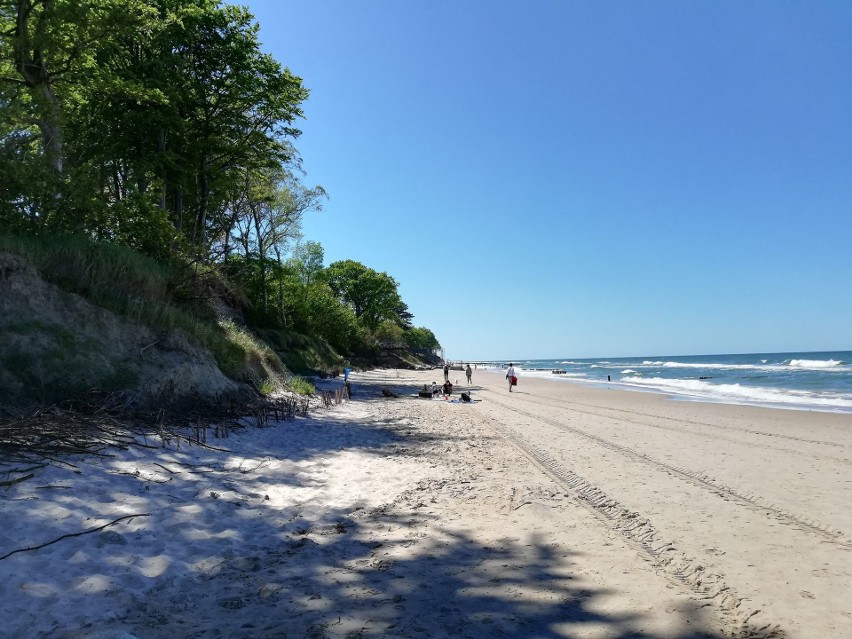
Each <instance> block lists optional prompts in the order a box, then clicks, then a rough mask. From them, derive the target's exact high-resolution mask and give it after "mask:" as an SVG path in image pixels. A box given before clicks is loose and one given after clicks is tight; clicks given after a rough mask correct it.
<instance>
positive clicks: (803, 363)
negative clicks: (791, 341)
mask: <svg viewBox="0 0 852 639" xmlns="http://www.w3.org/2000/svg"><path fill="white" fill-rule="evenodd" d="M841 364H843V361H842V360H839V359H791V360H790V363H789V364H787V366H790V367H791V368H819V369H823V368H836V367H838V366H840V365H841Z"/></svg>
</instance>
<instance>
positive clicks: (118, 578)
mask: <svg viewBox="0 0 852 639" xmlns="http://www.w3.org/2000/svg"><path fill="white" fill-rule="evenodd" d="M451 379H452V380H453V381H456V380H458V384H457V385H456V393H455V394H454V396H453V399H454V400H456V401H452V402H448V401H444V400H443V399H421V398H418V397H416V396H415V395H416V393H417V390H418V387H421V386H422V385H423V384H424V383H431V382H432V381H437V382H441V381H442V380H441V372H440V371H426V372H412V371H402V370H378V371H371V372H365V373H355V374H353V376H352V382H353V389H354V397H353V399H352V401H349V402H345V403H343V404H340V405H336V406H333V407H331V408H329V409H325V408H321V407H316V408H314V409H312V410H311V411H310V414H309V416H308V417H298V418H296V419H295V420H291V421H286V422H280V423H277V424H272V425H271V426H270V427H268V428H254V427H246V428H240V429H237V430H234V431H232V432H231V433H230V434H229V437H227V438H220V439H214V438H213V437H212V435H211V437H210V438H209V439H208V441H207V444H208V445H207V446H206V447H204V446H199V445H190V444H189V443H188V442H183V443H182V444H181V445H180V446H179V447H178V445H177V443H176V442H175V441H170V442H161V441H160V442H152V441H150V440H148V441H147V442H145V443H147V444H148V445H149V446H139V447H134V446H131V447H129V448H127V449H126V450H120V449H116V450H111V451H110V456H107V457H97V458H91V457H89V458H84V459H77V458H75V459H73V460H70V462H71V463H67V464H65V463H54V464H51V465H50V466H48V467H47V468H45V469H42V470H40V471H38V472H37V473H36V476H35V477H34V478H32V479H30V480H27V481H22V482H19V483H17V484H14V485H12V486H8V487H6V488H5V489H4V490H3V493H2V497H0V499H2V501H0V507H2V523H3V525H2V529H0V615H2V619H3V624H2V626H0V637H8V638H12V637H15V638H17V637H33V638H35V637H50V638H59V639H83V638H87V639H90V638H93V637H98V638H100V639H106V638H107V637H112V638H113V639H116V638H119V637H122V638H125V639H127V638H128V637H137V638H139V639H165V638H175V639H177V638H185V637H198V638H206V637H211V638H250V637H256V638H283V637H288V638H291V639H292V638H294V637H310V638H315V639H320V638H324V637H329V638H331V637H334V638H337V637H341V638H356V637H423V638H428V637H448V638H449V637H471V638H479V637H483V638H484V637H501V636H502V637H529V638H532V637H536V638H539V637H541V638H549V637H554V638H555V637H567V638H584V639H585V638H588V639H598V638H601V639H602V638H613V639H626V638H628V637H654V638H658V639H693V638H695V639H697V638H698V637H789V638H791V639H807V638H814V639H816V638H820V639H822V638H835V637H836V638H843V637H852V604H850V602H852V508H850V504H852V469H850V461H851V460H852V415H848V414H847V415H841V414H830V413H817V412H802V411H793V410H774V409H761V408H754V407H747V406H731V405H722V404H709V403H698V402H684V401H674V400H671V399H668V398H666V397H664V396H662V395H657V394H651V393H638V392H636V393H632V392H624V391H619V390H611V389H608V388H605V387H598V388H595V387H591V386H584V385H579V384H569V383H558V382H549V381H545V380H536V379H524V378H523V377H522V378H521V380H520V383H519V386H518V387H517V388H516V391H515V392H513V393H511V394H510V393H509V392H508V388H507V387H506V385H505V381H504V379H503V377H502V375H500V374H498V373H489V372H484V371H481V370H477V371H475V372H474V376H473V385H472V387H471V388H470V392H471V395H472V397H473V398H474V399H475V400H476V401H475V403H472V404H465V403H459V402H458V401H457V398H458V394H459V392H460V391H462V390H467V388H468V387H467V386H466V385H465V384H464V374H463V373H462V372H460V371H452V372H451ZM341 384H342V382H341V380H331V381H329V382H327V386H328V387H329V388H333V387H335V385H336V386H337V387H339V386H340V385H341ZM382 388H386V389H389V390H391V391H393V392H394V393H396V394H397V395H399V397H383V396H382V394H381V392H380V391H381V389H382ZM152 444H155V445H152ZM119 519H120V521H116V520H119ZM113 521H116V523H114V524H113V525H109V526H106V527H104V526H105V525H106V524H109V523H110V522H113ZM80 533H82V534H80ZM71 535H73V536H71ZM51 542H53V543H51ZM39 546H41V547H39Z"/></svg>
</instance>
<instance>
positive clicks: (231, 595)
mask: <svg viewBox="0 0 852 639" xmlns="http://www.w3.org/2000/svg"><path fill="white" fill-rule="evenodd" d="M371 390H375V389H374V388H373V389H371ZM377 401H380V400H378V398H377ZM392 401H396V400H392ZM412 401H415V400H413V399H412ZM276 428H279V427H276ZM280 428H281V430H280V432H278V433H276V434H277V435H280V436H282V437H290V438H292V439H290V440H288V445H287V447H286V450H285V454H286V455H287V457H288V460H289V461H292V462H304V461H315V460H317V459H318V458H322V457H323V456H326V455H330V454H333V453H336V452H338V451H340V450H351V449H354V448H359V449H361V450H362V451H364V450H366V451H369V453H370V454H372V455H376V456H377V457H379V456H383V455H390V454H396V452H397V451H398V447H400V446H408V447H409V449H408V450H407V451H406V454H409V455H411V456H416V455H417V454H423V455H429V454H434V453H432V452H429V447H428V446H426V447H421V448H420V450H421V452H420V453H418V452H417V451H418V446H417V445H415V444H422V443H424V442H426V443H428V442H429V439H430V438H431V437H432V436H430V435H429V434H428V433H420V432H417V430H416V429H414V428H413V427H411V426H410V425H407V424H404V423H400V422H398V421H395V420H394V419H392V418H380V419H365V420H362V421H359V422H357V423H353V422H351V421H348V422H347V421H346V420H340V419H337V418H335V417H334V415H333V411H332V412H331V413H329V414H328V415H327V416H326V417H325V418H324V419H323V421H322V422H317V421H313V420H302V421H297V422H295V423H288V424H285V425H282V426H281V427H280ZM467 438H468V437H467V436H465V435H464V434H460V435H458V436H456V437H455V438H453V437H450V438H448V437H447V436H445V435H442V436H441V437H440V438H439V439H441V440H442V441H444V442H447V441H451V440H453V439H458V440H465V439H467ZM478 439H480V440H481V437H480V438H478ZM167 452H168V455H169V456H170V458H172V459H179V457H178V456H177V455H178V453H177V451H167ZM239 453H240V455H243V456H245V457H246V458H252V459H258V458H260V457H263V456H264V455H277V456H280V455H282V450H281V449H279V448H277V447H276V446H275V445H274V441H273V442H268V441H267V442H262V443H253V442H245V443H244V444H241V445H240V447H239ZM157 459H158V460H159V461H162V462H163V463H164V464H167V463H169V462H166V461H165V460H164V459H163V458H157ZM171 463H175V462H171ZM211 464H213V462H211ZM200 472H208V471H207V470H203V471H200ZM209 472H210V473H211V474H210V477H211V481H212V478H214V477H221V480H220V481H221V483H222V485H223V486H227V485H228V484H229V483H231V481H232V480H233V483H235V484H236V483H237V480H238V482H239V486H237V487H234V486H232V487H231V489H232V490H231V493H230V495H229V496H228V497H227V498H226V497H225V496H220V497H218V498H215V499H214V498H212V497H211V493H212V490H211V489H210V488H208V487H206V485H205V488H204V492H201V491H199V492H198V493H197V497H196V498H194V499H193V500H192V501H190V502H187V501H183V502H181V501H175V500H176V499H178V497H180V495H185V494H186V493H179V494H178V495H177V496H175V494H174V493H175V492H176V491H175V490H174V482H177V481H181V480H180V475H173V476H171V477H170V478H169V482H167V483H163V484H159V483H150V482H148V483H145V482H144V481H143V478H140V484H139V486H140V487H139V492H138V493H135V494H133V495H128V496H127V497H128V499H129V498H131V497H132V498H133V499H135V500H138V501H139V507H140V508H142V507H144V508H145V509H146V510H147V511H150V512H152V513H156V512H159V513H161V514H160V515H159V520H158V521H157V522H156V524H154V522H153V521H152V526H151V527H149V528H148V529H147V530H146V531H144V532H137V533H133V534H130V535H127V539H126V542H127V543H126V544H124V545H116V544H114V543H113V541H107V539H106V537H105V536H104V534H103V533H98V534H91V535H86V536H83V537H79V538H75V539H74V540H66V541H63V542H62V544H67V546H66V547H65V548H64V549H63V551H62V553H61V554H60V555H59V556H58V557H59V558H65V559H73V560H74V561H78V562H79V566H78V567H77V568H76V569H75V572H73V573H69V572H65V573H62V574H61V576H58V575H51V574H50V572H49V571H48V572H47V573H46V574H42V575H39V583H40V584H41V585H42V586H43V587H42V589H41V590H23V589H21V590H17V591H15V592H12V590H11V589H6V590H3V588H2V585H0V609H3V610H6V611H10V612H11V613H13V615H12V617H10V619H15V618H17V615H16V614H14V613H17V611H19V610H26V611H28V612H29V614H32V611H33V610H36V611H38V610H42V611H44V612H45V613H47V612H49V610H50V607H51V606H59V607H62V606H65V607H68V606H69V605H70V606H73V605H74V601H77V600H76V599H74V597H79V596H82V594H85V597H86V600H85V601H86V604H85V605H86V609H87V610H90V611H91V610H99V611H103V612H102V614H100V615H99V616H97V618H91V617H89V618H87V619H86V620H85V624H86V625H84V627H82V628H75V629H70V628H56V629H55V631H53V632H51V633H49V634H47V635H41V636H45V637H46V636H49V637H51V638H57V639H81V638H83V637H88V636H90V635H91V634H94V633H95V632H103V631H107V630H116V631H118V630H122V631H126V632H131V633H133V634H134V635H136V636H137V637H139V638H140V639H167V638H168V639H172V638H174V639H178V638H180V639H184V638H187V639H191V638H198V639H202V638H203V639H282V638H285V637H286V638H289V639H293V638H302V637H304V638H309V639H326V638H328V639H331V638H335V639H336V638H344V639H356V638H373V637H375V638H378V637H388V638H397V637H399V638H404V637H418V638H433V637H446V638H450V637H452V638H468V639H480V638H482V639H484V638H486V637H513V638H519V639H533V638H536V639H550V638H557V637H560V638H574V637H577V638H579V637H589V636H593V637H598V636H600V637H607V638H610V639H628V638H632V637H645V638H649V637H650V638H652V639H653V638H655V637H656V638H658V639H699V638H705V639H708V638H711V639H721V637H723V636H725V635H721V634H714V633H713V632H711V631H708V630H706V628H708V627H710V626H709V622H708V620H706V619H703V618H702V616H701V614H700V607H698V606H696V607H695V608H694V609H683V610H676V611H670V612H668V617H667V619H669V620H671V623H669V624H668V627H667V629H666V631H665V633H664V634H660V633H657V634H655V631H654V630H652V629H649V625H650V624H651V623H652V621H651V619H650V617H649V615H647V614H644V613H642V612H639V611H629V610H622V611H621V612H603V611H607V610H612V608H613V606H612V604H611V601H612V597H613V595H618V594H619V593H617V591H616V590H614V589H606V588H600V587H595V586H593V585H590V583H588V582H586V581H585V580H584V577H583V575H582V574H581V573H580V571H579V570H578V568H577V566H578V561H580V560H581V559H582V553H580V552H578V551H576V550H566V549H565V548H564V547H554V546H553V545H552V544H549V543H548V540H546V539H533V540H532V542H531V543H523V542H519V541H518V540H517V539H509V538H506V539H501V540H499V541H498V542H493V543H491V544H490V545H485V544H483V542H482V541H481V540H477V539H475V538H473V537H471V536H467V535H465V534H460V533H459V532H457V531H451V530H447V529H444V528H442V527H441V526H440V525H439V524H438V522H437V521H436V520H433V519H432V518H431V517H430V515H428V514H423V513H422V512H421V511H418V510H417V509H414V508H411V507H405V506H404V505H403V504H402V503H397V504H395V505H390V506H384V507H378V508H365V507H363V506H360V505H358V504H350V505H347V506H346V507H338V508H327V509H326V510H325V511H323V512H311V511H306V510H305V509H304V508H302V507H301V506H300V505H293V506H290V507H286V508H275V507H272V506H271V505H269V502H266V501H264V499H263V495H262V494H261V492H262V491H261V489H260V488H257V489H256V490H255V488H256V487H258V486H261V485H268V484H269V482H270V481H271V480H275V481H278V482H279V483H282V484H286V483H287V482H288V481H290V480H291V479H292V478H288V477H282V476H275V477H272V476H269V475H267V474H265V472H264V469H262V468H256V469H254V470H252V472H251V473H243V471H242V469H241V468H236V469H232V471H231V472H232V473H233V474H234V475H233V477H230V478H229V477H228V476H227V475H226V474H224V475H223V474H222V472H223V471H222V469H219V468H215V467H214V466H212V465H211V466H210V471H209ZM104 481H105V482H106V481H108V478H107V479H105V480H104ZM217 481H219V480H217ZM314 481H315V482H316V483H314V484H312V483H310V482H306V481H305V480H304V479H299V485H300V486H301V487H303V488H307V489H314V488H321V487H322V486H321V484H320V480H314ZM143 484H144V485H143ZM108 490H109V486H108V484H105V485H104V486H102V487H96V488H95V493H96V494H106V492H107V491H108ZM216 490H219V488H216ZM118 498H119V499H120V498H121V496H118ZM181 499H183V498H181ZM179 506H186V507H191V508H192V509H193V512H194V514H193V517H192V522H191V525H189V524H187V523H180V522H177V520H175V522H174V523H173V522H172V520H170V517H171V514H170V513H172V512H173V511H174V510H175V509H176V508H177V507H179ZM85 510H86V513H85V514H86V515H87V516H90V517H92V518H93V519H94V518H97V517H98V516H101V517H102V515H99V511H100V510H101V507H100V506H99V505H98V504H97V503H93V504H91V506H90V508H88V507H87V508H86V509H85ZM34 513H35V511H34ZM34 516H35V514H34ZM152 520H153V517H152ZM45 537H46V538H49V537H50V531H49V530H46V531H45ZM152 537H154V538H156V537H160V538H161V539H163V540H165V539H166V538H168V540H169V541H170V542H172V543H171V545H169V546H168V548H169V550H164V548H163V547H161V546H158V544H157V543H154V542H155V541H156V540H155V539H152ZM175 541H178V542H179V543H177V544H175V543H174V542H175ZM527 541H529V540H527ZM34 552H40V551H34ZM25 554H26V553H22V554H21V555H15V559H14V561H16V562H20V566H21V567H22V569H24V567H25V566H26V563H25V561H26V558H25V557H24V555H25ZM83 557H85V558H86V561H82V560H81V558H83ZM122 562H123V563H122ZM117 563H119V564H121V565H127V566H128V573H132V576H128V577H127V578H125V579H121V580H119V581H118V583H113V584H112V586H111V587H104V588H101V589H99V590H98V591H94V592H88V593H81V592H80V588H79V585H80V584H82V583H86V582H87V580H90V581H92V582H95V581H97V580H98V579H99V578H100V580H101V581H104V580H103V578H102V577H101V574H102V573H106V572H107V570H106V568H105V567H106V566H110V565H116V564H117ZM146 566H147V567H149V568H151V570H149V571H148V572H147V573H146V572H145V571H144V570H141V568H140V567H146ZM153 567H158V569H157V570H156V571H155V570H153ZM66 580H67V581H68V583H63V581H66ZM51 593H52V594H51ZM61 593H68V594H67V596H68V597H71V598H70V599H63V597H64V596H66V595H62V594H61ZM608 602H609V603H608ZM36 614H37V613H36ZM657 619H659V617H657ZM25 630H26V628H24V627H21V626H20V623H19V624H18V625H17V626H16V625H15V624H14V623H12V624H11V625H8V626H6V627H5V628H0V637H4V636H13V635H4V634H3V633H4V632H7V631H8V632H13V633H15V634H16V635H17V636H20V632H21V631H25ZM27 635H28V636H31V637H34V638H35V637H38V636H39V635H37V634H33V633H27Z"/></svg>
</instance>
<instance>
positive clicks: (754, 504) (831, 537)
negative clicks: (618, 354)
mask: <svg viewBox="0 0 852 639" xmlns="http://www.w3.org/2000/svg"><path fill="white" fill-rule="evenodd" d="M491 403H494V404H497V405H499V406H501V407H502V408H504V409H506V410H509V411H512V412H515V413H517V414H519V415H523V416H525V417H529V418H531V419H535V420H538V421H541V422H544V423H546V424H548V425H550V426H553V427H554V428H558V429H560V430H564V431H567V432H571V433H574V434H576V435H580V436H581V437H585V438H586V439H589V440H591V441H593V442H595V443H597V444H598V445H600V446H603V447H604V448H607V449H609V450H612V451H614V452H617V453H620V454H622V455H625V456H627V457H630V458H632V459H635V460H638V461H641V462H643V463H646V464H648V465H651V466H656V467H657V468H660V469H662V470H664V471H666V472H668V473H671V474H673V475H675V476H677V477H680V478H681V479H683V480H685V481H687V482H689V483H691V484H693V485H695V486H698V487H700V488H703V489H706V490H710V492H712V493H713V494H715V495H718V496H720V497H722V498H726V497H727V498H728V499H730V500H731V501H733V502H734V503H738V504H740V505H742V506H746V507H747V508H750V509H751V510H757V511H758V512H763V513H769V514H770V515H772V516H773V517H775V519H776V520H778V521H779V522H781V523H784V524H787V525H790V526H794V527H799V528H800V529H804V530H806V531H808V532H811V533H814V534H817V535H819V536H821V537H823V538H824V539H827V540H828V541H830V542H833V543H836V544H840V545H842V546H846V547H852V540H850V539H849V538H848V537H847V535H846V534H845V533H844V532H843V531H842V530H838V529H836V528H832V527H831V526H828V525H826V524H823V523H821V522H819V521H816V520H814V519H806V518H804V517H801V516H799V515H796V514H794V513H791V512H789V511H787V510H784V509H783V508H781V507H780V506H777V505H775V504H772V503H769V502H767V501H766V500H765V499H764V498H763V497H761V496H760V495H755V494H753V493H741V492H739V491H737V490H736V489H734V488H731V487H729V486H726V485H724V484H722V483H721V482H720V481H718V480H717V479H714V478H713V477H710V476H709V475H707V474H704V473H698V472H696V471H693V470H690V469H688V468H684V467H679V466H672V465H671V464H667V463H666V462H664V461H661V460H659V459H656V458H654V457H651V456H650V455H646V454H645V453H641V452H639V451H637V450H634V449H632V448H628V447H627V446H621V445H620V444H616V443H615V442H613V441H610V440H608V439H606V438H604V437H599V436H598V435H594V434H592V433H589V432H586V431H584V430H582V429H580V428H574V427H573V426H568V425H567V424H563V423H562V422H559V421H556V420H554V419H550V418H547V417H543V416H541V415H536V414H534V413H530V412H528V411H525V410H523V409H520V408H517V407H515V406H512V405H510V404H505V403H503V402H501V401H499V400H494V399H491Z"/></svg>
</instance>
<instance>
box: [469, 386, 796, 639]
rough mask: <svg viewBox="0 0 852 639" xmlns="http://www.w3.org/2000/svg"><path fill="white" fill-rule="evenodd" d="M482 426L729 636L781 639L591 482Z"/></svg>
mask: <svg viewBox="0 0 852 639" xmlns="http://www.w3.org/2000/svg"><path fill="white" fill-rule="evenodd" d="M495 403H496V402H495ZM501 405H502V404H501ZM483 421H485V423H487V424H489V425H491V426H492V427H493V428H495V429H496V430H497V431H498V432H499V433H500V434H501V435H503V436H504V437H505V438H506V439H508V440H509V441H510V442H512V443H513V444H514V445H515V446H516V447H517V448H518V449H519V450H520V451H522V452H523V453H524V455H525V456H526V457H527V458H529V459H530V461H532V462H533V463H534V464H535V465H536V466H537V467H539V468H540V469H541V470H542V471H543V472H545V473H546V474H547V475H548V476H550V477H551V478H553V480H554V481H556V482H557V483H558V484H559V485H561V486H563V487H564V488H565V489H567V490H568V491H569V494H570V495H571V496H572V497H573V498H574V499H575V500H577V501H578V502H579V503H581V504H582V505H584V506H586V507H587V508H589V509H590V510H591V511H592V512H593V513H594V514H595V515H597V516H598V517H600V518H601V519H603V520H604V521H605V522H606V523H607V525H608V527H609V528H610V529H611V530H613V531H615V532H617V533H619V534H620V535H622V536H623V537H624V538H625V539H627V540H628V541H629V542H631V543H633V544H634V545H636V546H638V547H639V548H640V549H641V551H642V552H643V553H644V554H645V555H646V556H647V557H648V558H649V559H650V560H651V561H652V563H653V564H654V565H655V566H656V567H657V568H658V569H660V570H662V571H663V572H665V574H667V575H668V576H669V577H671V578H672V579H674V580H675V581H676V582H678V583H680V584H682V585H683V586H685V587H687V588H688V589H689V590H691V591H692V592H693V593H694V594H696V595H697V596H698V597H699V599H700V600H701V601H704V602H706V604H707V605H709V606H713V607H714V608H716V609H717V610H718V611H719V614H720V616H721V617H722V619H723V620H724V621H725V622H727V623H728V624H729V625H730V627H731V630H732V635H733V636H736V637H740V638H741V639H780V638H782V637H785V636H786V633H785V632H784V630H782V629H781V628H780V626H778V625H777V624H771V623H766V624H760V625H758V624H756V623H755V621H754V618H755V617H756V616H757V615H758V614H759V613H760V612H761V610H760V609H750V608H748V607H747V606H746V605H744V601H745V599H744V598H743V597H740V596H739V595H737V593H736V592H735V591H734V589H733V588H731V587H730V586H729V585H728V584H727V583H725V579H724V577H723V575H722V574H721V573H719V572H717V571H715V570H714V569H713V568H712V567H711V566H710V565H709V564H707V563H706V562H699V561H697V560H696V559H695V558H693V557H690V556H688V555H687V554H686V553H684V552H683V551H681V550H679V549H678V548H677V547H676V546H675V544H674V541H670V540H665V539H664V538H661V535H660V534H659V532H658V531H657V529H656V528H655V527H654V525H653V524H652V523H651V521H650V520H649V519H647V518H646V517H643V516H642V515H641V514H639V513H638V512H633V511H631V510H629V509H628V508H626V507H624V506H623V505H622V504H620V503H619V502H618V501H616V500H615V499H612V498H610V497H609V496H608V495H607V494H606V493H604V492H603V491H602V490H601V489H600V488H598V487H597V486H595V485H594V484H592V483H591V482H589V481H587V480H586V479H584V478H583V477H580V476H579V475H577V474H575V473H573V472H572V471H570V470H568V469H567V468H565V467H563V466H562V465H561V464H560V463H559V462H558V461H556V460H555V459H554V458H553V457H552V456H551V455H550V454H549V453H548V451H547V450H545V449H544V448H542V447H540V446H538V445H536V444H534V443H532V442H531V441H529V440H528V439H527V438H526V437H524V435H523V434H521V433H520V432H518V431H517V430H515V429H514V428H512V427H511V426H507V425H505V424H500V423H498V422H496V421H493V420H485V419H484V418H483Z"/></svg>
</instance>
